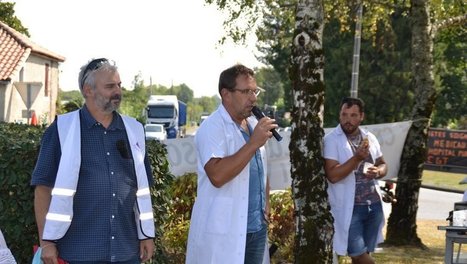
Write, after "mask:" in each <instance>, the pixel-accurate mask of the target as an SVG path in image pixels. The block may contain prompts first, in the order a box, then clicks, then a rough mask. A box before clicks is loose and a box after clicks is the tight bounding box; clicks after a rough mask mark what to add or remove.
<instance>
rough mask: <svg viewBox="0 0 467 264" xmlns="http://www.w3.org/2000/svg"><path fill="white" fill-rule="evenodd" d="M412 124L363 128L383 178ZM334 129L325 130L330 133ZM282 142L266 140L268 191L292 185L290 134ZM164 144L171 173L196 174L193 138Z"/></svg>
mask: <svg viewBox="0 0 467 264" xmlns="http://www.w3.org/2000/svg"><path fill="white" fill-rule="evenodd" d="M411 125H412V121H404V122H396V123H385V124H377V125H364V126H361V127H362V128H364V129H367V130H369V131H370V132H372V133H373V134H375V136H376V137H377V138H378V141H379V143H380V145H381V150H382V152H383V155H384V159H385V160H386V163H387V164H388V174H387V175H386V177H385V178H384V179H391V178H395V177H397V173H398V171H399V161H400V156H401V154H402V149H403V147H404V143H405V138H406V136H407V132H408V131H409V128H410V126H411ZM332 129H333V128H325V129H324V132H325V133H329V132H330V131H331V130H332ZM280 134H281V135H282V137H283V139H282V141H280V142H277V140H275V139H274V138H272V139H270V140H268V143H267V147H266V149H267V151H268V172H269V180H270V184H271V190H284V189H286V188H288V187H290V186H291V183H292V180H291V177H290V157H289V143H290V131H286V132H280ZM164 144H166V145H167V152H168V159H169V164H170V171H171V172H172V174H174V175H175V176H181V175H183V174H185V173H187V172H196V166H197V159H196V149H195V145H194V142H193V137H187V138H180V139H168V140H165V141H164Z"/></svg>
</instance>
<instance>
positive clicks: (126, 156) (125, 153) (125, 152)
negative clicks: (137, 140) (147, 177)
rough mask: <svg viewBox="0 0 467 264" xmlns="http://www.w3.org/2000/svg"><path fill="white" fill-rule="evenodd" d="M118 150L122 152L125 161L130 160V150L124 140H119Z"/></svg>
mask: <svg viewBox="0 0 467 264" xmlns="http://www.w3.org/2000/svg"><path fill="white" fill-rule="evenodd" d="M116 145H117V150H118V152H120V155H121V156H122V158H124V159H130V158H131V156H130V153H129V152H128V148H127V146H126V143H125V141H124V140H123V139H120V140H117V144H116Z"/></svg>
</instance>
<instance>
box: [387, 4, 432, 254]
mask: <svg viewBox="0 0 467 264" xmlns="http://www.w3.org/2000/svg"><path fill="white" fill-rule="evenodd" d="M410 11H411V19H412V22H411V24H412V44H411V45H412V75H413V81H412V84H413V86H414V90H415V94H416V95H417V97H416V101H415V105H414V108H413V110H412V120H413V121H414V122H413V124H412V127H411V128H410V130H409V132H408V134H407V138H406V142H405V144H404V150H403V153H402V157H401V163H400V166H401V167H400V169H399V174H398V178H397V186H396V197H397V203H396V204H395V205H393V208H392V213H391V216H390V217H389V221H388V226H387V235H386V243H388V244H393V245H417V246H421V247H424V245H423V243H422V241H421V240H420V238H419V237H418V235H417V224H416V216H417V210H418V194H419V191H420V186H421V177H422V172H423V164H424V162H425V159H426V154H427V146H426V144H427V138H428V135H427V131H428V127H429V126H430V116H431V114H432V112H433V107H434V105H435V101H436V96H437V93H436V90H435V86H434V78H433V34H432V24H431V22H430V15H429V14H430V12H429V1H428V0H411V10H410Z"/></svg>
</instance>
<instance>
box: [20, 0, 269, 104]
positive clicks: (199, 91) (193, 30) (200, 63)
mask: <svg viewBox="0 0 467 264" xmlns="http://www.w3.org/2000/svg"><path fill="white" fill-rule="evenodd" d="M12 2H15V3H16V4H15V14H16V16H17V17H18V18H19V19H20V20H21V22H22V23H23V25H24V26H25V27H27V28H28V29H29V33H30V34H31V40H32V41H34V42H35V43H37V44H39V45H41V46H43V47H44V48H47V49H49V50H51V51H53V52H55V53H58V54H60V55H62V56H64V57H65V58H66V61H65V62H64V63H62V64H61V66H60V69H61V75H60V86H61V88H62V89H63V90H72V89H77V78H78V77H77V76H78V72H79V68H80V67H81V65H83V64H85V63H86V62H87V61H88V60H89V59H91V58H97V57H107V58H110V59H113V60H115V61H116V63H117V66H118V67H119V71H120V76H121V79H122V82H123V86H124V87H127V88H132V81H133V79H134V76H135V75H137V74H138V73H141V75H142V77H143V79H144V82H145V84H146V85H149V83H150V80H151V79H152V83H153V84H162V85H165V86H170V85H171V84H172V83H173V84H174V85H178V84H181V83H185V84H187V85H188V86H189V87H190V88H191V89H192V90H193V91H194V93H195V97H199V96H212V95H215V94H217V82H218V77H219V73H220V72H221V71H222V70H223V69H225V68H227V67H229V66H231V65H233V64H235V63H237V62H239V63H243V64H245V65H247V66H249V67H256V66H260V65H261V64H260V63H259V62H258V61H257V60H256V59H255V57H254V52H255V51H254V40H253V39H251V40H250V41H249V42H250V44H249V45H247V46H236V45H233V44H228V45H225V46H222V47H219V46H218V45H217V41H218V40H219V39H220V37H221V36H223V34H224V33H223V28H222V22H223V17H224V16H223V14H221V13H220V12H219V11H218V10H216V8H215V7H214V6H206V5H205V4H204V1H203V0H170V1H161V0H155V1H147V0H133V1H123V0H98V1H96V0H80V1H77V0H69V1H63V0H34V1H31V0H16V1H12Z"/></svg>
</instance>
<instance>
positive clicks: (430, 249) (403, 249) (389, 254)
mask: <svg viewBox="0 0 467 264" xmlns="http://www.w3.org/2000/svg"><path fill="white" fill-rule="evenodd" d="M466 177H467V174H465V173H451V172H444V171H431V170H424V171H423V177H422V184H423V185H430V186H435V187H441V188H446V189H453V190H458V191H464V190H466V189H467V184H459V182H461V181H462V180H463V179H464V178H466ZM447 224H448V222H447V221H445V220H418V221H417V234H418V237H419V238H420V239H421V240H422V243H423V244H424V245H425V246H426V247H427V249H421V248H418V247H414V246H398V247H390V246H387V245H384V244H382V245H380V246H381V248H382V251H381V252H378V253H374V254H373V258H374V259H375V262H376V263H391V264H392V263H394V264H425V263H433V264H436V263H444V252H445V236H446V233H445V231H442V230H438V226H445V225H447ZM383 233H384V236H386V228H384V230H383ZM457 250H458V245H457V244H455V245H454V252H457ZM461 252H462V253H463V254H466V252H465V250H461ZM339 263H340V264H350V263H352V261H351V259H350V258H349V257H341V258H340V259H339Z"/></svg>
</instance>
